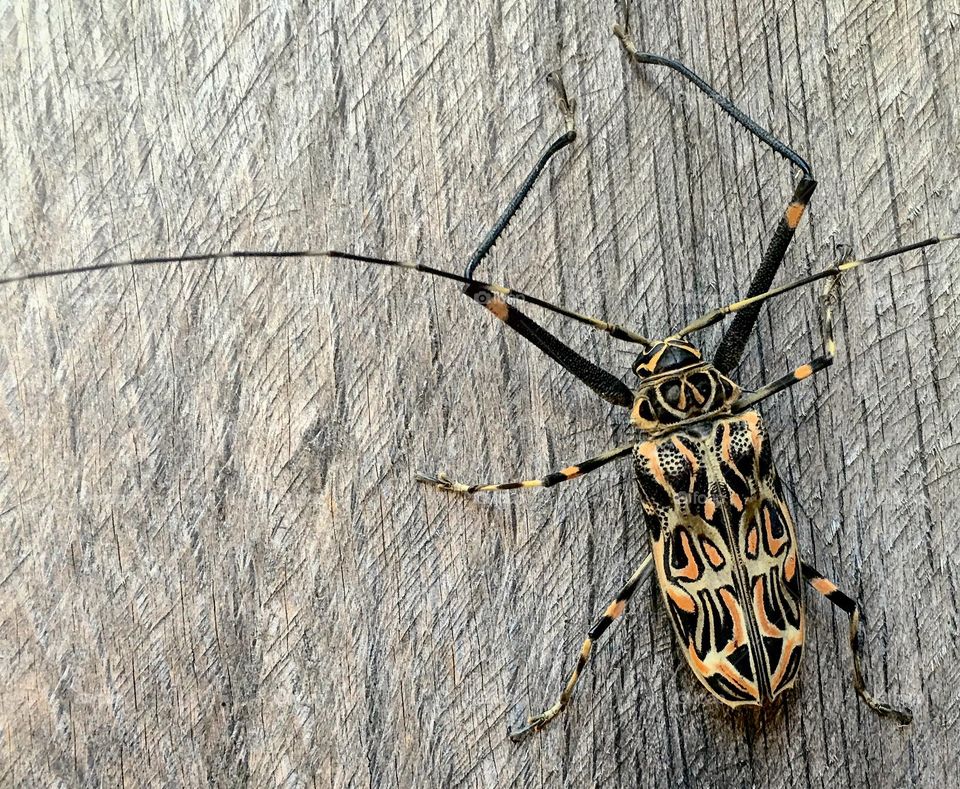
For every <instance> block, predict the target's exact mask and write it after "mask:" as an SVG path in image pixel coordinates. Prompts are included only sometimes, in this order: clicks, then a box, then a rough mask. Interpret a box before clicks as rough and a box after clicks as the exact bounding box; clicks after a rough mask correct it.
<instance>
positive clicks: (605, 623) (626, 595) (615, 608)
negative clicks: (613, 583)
mask: <svg viewBox="0 0 960 789" xmlns="http://www.w3.org/2000/svg"><path fill="white" fill-rule="evenodd" d="M650 559H651V555H650V554H649V553H648V554H647V555H646V556H645V557H644V558H643V561H642V562H640V566H639V567H637V569H636V570H634V572H633V575H631V576H630V580H628V581H627V582H626V583H625V584H624V585H623V588H621V589H620V591H619V592H617V596H616V597H614V598H613V600H611V601H610V604H609V605H608V606H607V607H606V609H605V610H604V612H603V613H602V614H601V615H600V617H599V618H598V619H597V621H596V622H594V623H593V627H591V628H590V630H589V632H588V633H587V637H586V639H585V640H584V642H583V646H581V647H580V653H579V654H578V655H577V663H576V665H575V666H574V667H573V672H572V673H571V674H570V678H569V679H568V680H567V684H566V685H564V688H563V691H562V692H561V693H560V696H559V698H558V699H557V701H556V702H555V703H554V705H553V706H552V707H550V709H548V710H545V711H544V712H541V713H540V714H539V715H535V716H534V717H532V718H528V719H527V724H526V726H523V727H521V728H519V729H514V730H512V731H511V732H510V739H511V740H513V741H514V742H520V741H521V740H522V739H524V738H525V737H528V736H529V735H531V734H535V733H536V732H538V731H540V730H541V729H543V727H544V726H546V725H547V724H548V723H549V722H550V721H551V720H553V719H554V718H555V717H557V715H559V714H560V713H561V712H563V710H564V708H566V706H567V704H569V703H570V697H571V696H573V691H574V688H575V687H576V685H577V682H578V681H579V679H580V674H581V672H582V671H583V668H584V666H586V665H587V661H588V660H589V659H590V654H591V652H593V645H594V643H595V642H596V641H597V639H599V638H600V637H601V636H602V635H603V634H604V633H605V632H606V630H607V628H608V627H610V625H611V624H612V623H613V621H614V620H615V619H617V618H619V617H620V616H621V615H622V614H623V612H624V609H625V608H626V607H627V601H628V600H630V598H631V597H632V596H633V593H634V592H635V591H636V589H637V585H638V584H639V583H640V581H641V579H642V578H643V577H644V575H646V573H647V571H648V570H649V569H650Z"/></svg>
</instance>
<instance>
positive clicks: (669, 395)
mask: <svg viewBox="0 0 960 789" xmlns="http://www.w3.org/2000/svg"><path fill="white" fill-rule="evenodd" d="M661 391H662V392H663V399H664V400H666V401H667V402H668V403H669V404H670V405H676V404H677V403H679V402H680V385H679V384H676V383H671V384H668V385H667V386H665V387H663V389H662V390H661Z"/></svg>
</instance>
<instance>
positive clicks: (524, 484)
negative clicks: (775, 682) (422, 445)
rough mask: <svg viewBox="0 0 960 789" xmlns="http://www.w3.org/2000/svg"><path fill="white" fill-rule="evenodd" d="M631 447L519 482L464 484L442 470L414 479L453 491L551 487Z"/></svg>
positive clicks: (478, 491)
mask: <svg viewBox="0 0 960 789" xmlns="http://www.w3.org/2000/svg"><path fill="white" fill-rule="evenodd" d="M633 447H634V445H633V444H626V445H624V446H622V447H617V448H616V449H611V450H609V451H607V452H603V453H602V454H600V455H596V456H595V457H592V458H587V459H586V460H582V461H580V462H579V463H577V464H576V465H574V466H567V467H566V468H564V469H561V470H560V471H554V472H553V473H552V474H547V476H545V477H542V478H541V479H525V480H522V481H520V482H499V483H493V482H485V483H481V484H479V485H465V484H464V483H462V482H454V481H453V480H452V479H450V478H449V477H448V476H447V475H446V474H444V473H443V472H440V473H438V474H437V475H436V476H435V477H426V476H423V475H422V474H417V475H416V477H415V479H416V480H417V482H425V483H427V484H428V485H435V486H436V487H438V488H440V490H449V491H452V492H453V493H480V492H487V491H493V490H517V489H519V488H551V487H553V486H554V485H556V484H557V483H560V482H566V481H567V480H568V479H576V478H577V477H582V476H583V475H584V474H589V473H590V472H591V471H593V470H595V469H598V468H600V467H601V466H605V465H606V464H607V463H609V462H610V461H612V460H616V459H617V458H622V457H624V456H625V455H629V454H631V453H632V452H633Z"/></svg>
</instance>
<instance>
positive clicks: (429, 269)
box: [0, 249, 653, 346]
mask: <svg viewBox="0 0 960 789" xmlns="http://www.w3.org/2000/svg"><path fill="white" fill-rule="evenodd" d="M251 258H274V259H280V260H291V259H293V260H305V259H309V258H331V259H334V260H350V261H354V262H357V263H372V264H374V265H378V266H389V267H391V268H399V269H404V270H406V271H419V272H420V273H422V274H429V275H431V276H434V277H441V278H443V279H449V280H453V281H454V282H461V283H463V284H465V285H471V286H473V287H474V288H477V287H479V288H483V289H486V290H487V291H489V292H491V293H494V294H496V295H497V296H499V297H501V298H514V299H519V300H520V301H525V302H527V303H528V304H533V305H535V306H537V307H540V308H542V309H545V310H548V311H550V312H555V313H557V314H558V315H563V316H564V317H566V318H571V319H572V320H575V321H577V322H578V323H583V324H585V325H587V326H590V327H591V328H593V329H597V330H598V331H603V332H606V333H607V334H609V335H610V336H612V337H615V338H616V339H618V340H624V341H626V342H632V343H638V344H640V345H647V346H649V345H652V344H653V343H652V341H651V340H649V339H647V338H646V337H644V336H643V335H642V334H637V333H636V332H635V331H632V330H631V329H627V328H625V327H623V326H620V325H619V324H616V323H609V322H607V321H604V320H601V319H599V318H593V317H591V316H589V315H583V314H582V313H579V312H574V311H573V310H568V309H567V308H566V307H560V306H558V305H556V304H551V303H550V302H549V301H544V300H543V299H541V298H538V297H536V296H531V295H529V294H528V293H523V292H521V291H519V290H513V289H512V288H508V287H505V286H503V285H496V284H494V283H491V282H481V281H480V280H475V279H470V278H468V277H464V276H461V275H460V274H454V273H453V272H451V271H444V270H443V269H438V268H434V267H433V266H427V265H424V264H422V263H415V262H413V261H402V260H389V259H387V258H377V257H370V256H369V255H357V254H354V253H352V252H338V251H337V250H332V249H331V250H323V251H320V250H312V249H300V250H292V251H275V250H261V249H251V250H236V251H229V252H206V253H201V254H195V255H175V256H167V255H162V256H156V257H143V258H132V259H130V260H120V261H113V262H110V263H91V264H90V265H87V266H75V267H72V268H59V269H47V270H45V271H31V272H28V273H26V274H17V275H14V276H9V277H0V285H10V284H12V283H15V282H27V281H29V280H35V279H49V278H53V277H62V276H65V275H68V274H86V273H90V272H93V271H109V270H110V269H117V268H127V267H130V268H137V267H140V266H157V265H170V264H173V263H214V262H216V261H218V260H235V259H241V260H246V259H251Z"/></svg>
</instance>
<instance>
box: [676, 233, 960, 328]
mask: <svg viewBox="0 0 960 789" xmlns="http://www.w3.org/2000/svg"><path fill="white" fill-rule="evenodd" d="M957 239H960V233H951V234H949V235H946V236H934V237H933V238H926V239H924V240H923V241H915V242H913V243H912V244H907V245H906V246H902V247H897V248H896V249H889V250H887V251H886V252H878V253H877V254H876V255H869V256H867V257H864V258H859V259H857V260H842V261H840V262H838V263H834V264H833V265H831V266H828V267H827V268H825V269H823V270H821V271H817V272H815V273H813V274H808V275H807V276H805V277H800V278H799V279H795V280H794V281H793V282H788V283H787V284H786V285H781V286H780V287H778V288H773V289H771V290H768V291H766V292H765V293H758V294H757V295H756V296H751V297H749V298H746V299H742V300H741V301H735V302H733V303H732V304H727V305H726V306H723V307H717V308H716V309H714V310H711V311H710V312H708V313H707V314H706V315H702V316H701V317H699V318H697V319H696V320H695V321H692V322H690V323H688V324H687V325H686V326H684V327H683V328H682V329H680V331H678V332H677V333H676V334H675V335H673V336H674V337H686V336H687V335H688V334H692V333H693V332H695V331H700V329H705V328H707V327H708V326H713V324H715V323H717V322H719V321H721V320H723V318H724V317H725V316H727V315H730V314H732V313H734V312H739V311H740V310H742V309H744V308H746V307H749V306H750V305H751V304H759V303H760V302H761V301H766V300H767V299H772V298H773V297H774V296H781V295H783V294H784V293H787V292H788V291H791V290H794V289H795V288H800V287H802V286H804V285H809V284H810V283H811V282H816V281H817V280H820V279H826V278H827V277H836V276H839V275H840V274H843V273H844V272H845V271H850V270H852V269H855V268H858V267H859V266H862V265H864V264H866V263H876V262H877V261H878V260H886V259H887V258H892V257H894V256H896V255H902V254H904V253H905V252H912V251H913V250H915V249H922V248H923V247H929V246H933V245H934V244H939V243H941V242H943V241H956V240H957Z"/></svg>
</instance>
